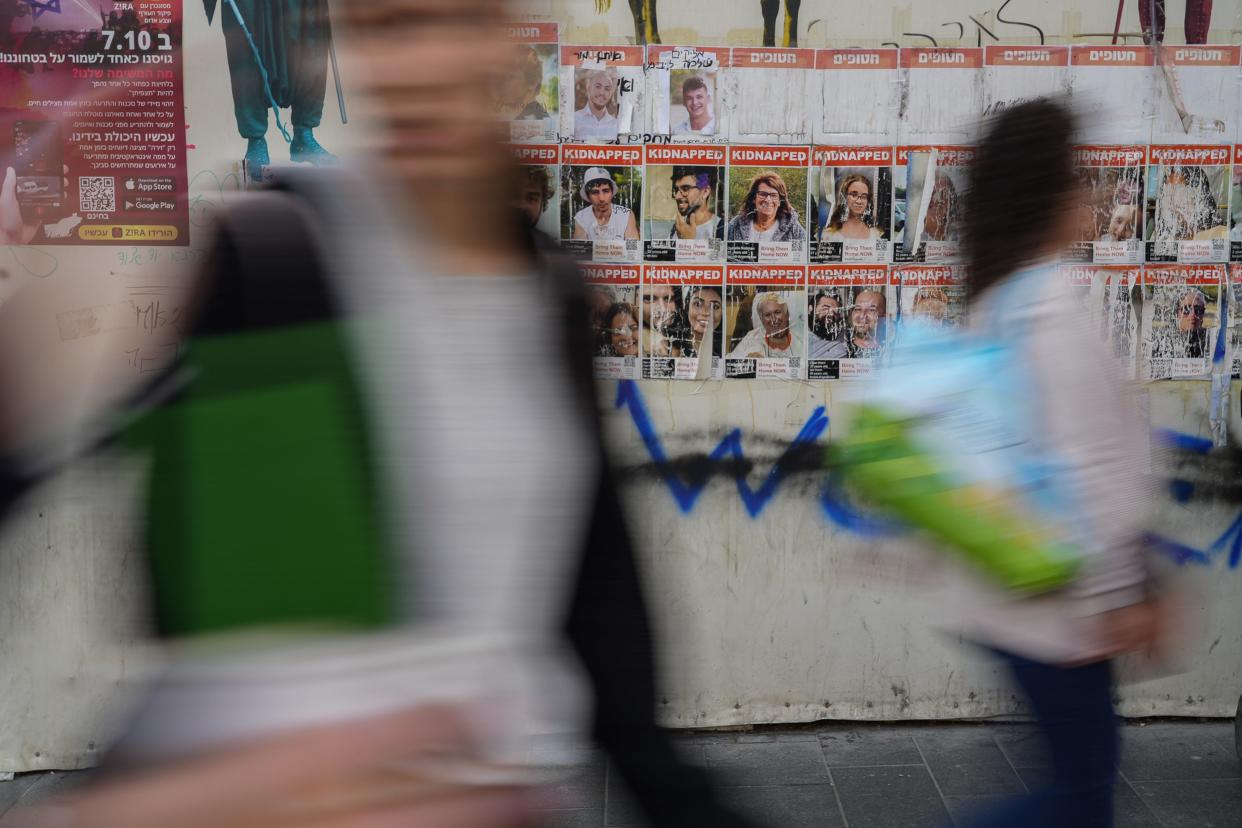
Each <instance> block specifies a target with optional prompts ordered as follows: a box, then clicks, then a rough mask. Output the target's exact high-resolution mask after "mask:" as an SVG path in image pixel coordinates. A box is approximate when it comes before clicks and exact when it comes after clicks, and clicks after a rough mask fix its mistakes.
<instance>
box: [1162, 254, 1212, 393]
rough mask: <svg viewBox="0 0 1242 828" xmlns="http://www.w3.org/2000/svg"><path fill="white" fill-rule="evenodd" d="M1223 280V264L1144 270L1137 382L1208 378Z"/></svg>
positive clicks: (1166, 266) (1171, 266)
mask: <svg viewBox="0 0 1242 828" xmlns="http://www.w3.org/2000/svg"><path fill="white" fill-rule="evenodd" d="M1224 280H1225V266H1224V265H1216V264H1200V265H1183V264H1176V265H1148V266H1147V267H1146V268H1144V270H1143V320H1142V329H1141V330H1142V365H1141V379H1144V380H1153V379H1190V378H1206V377H1207V376H1208V375H1209V374H1210V372H1211V367H1212V348H1213V346H1214V345H1215V342H1216V334H1217V327H1218V326H1219V325H1220V300H1221V290H1222V288H1223V284H1224Z"/></svg>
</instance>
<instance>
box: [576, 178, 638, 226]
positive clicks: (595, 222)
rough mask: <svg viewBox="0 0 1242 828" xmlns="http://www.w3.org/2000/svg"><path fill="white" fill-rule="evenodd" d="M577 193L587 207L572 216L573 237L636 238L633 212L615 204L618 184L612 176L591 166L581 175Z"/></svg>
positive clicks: (636, 224)
mask: <svg viewBox="0 0 1242 828" xmlns="http://www.w3.org/2000/svg"><path fill="white" fill-rule="evenodd" d="M578 193H579V195H580V196H581V197H582V200H583V201H585V202H587V206H585V207H583V208H582V209H581V210H579V211H578V212H577V213H575V214H574V222H573V224H574V230H573V238H575V239H585V240H588V241H593V242H594V241H617V240H624V239H637V238H638V221H637V220H636V219H635V218H634V211H633V210H631V209H630V208H629V207H625V206H623V205H621V204H617V203H616V201H615V199H616V196H617V185H616V183H615V182H614V181H613V180H612V173H610V172H609V171H608V170H606V169H604V168H603V167H591V168H590V169H588V170H587V171H586V172H585V173H584V174H583V177H582V187H581V188H580V189H579V191H578Z"/></svg>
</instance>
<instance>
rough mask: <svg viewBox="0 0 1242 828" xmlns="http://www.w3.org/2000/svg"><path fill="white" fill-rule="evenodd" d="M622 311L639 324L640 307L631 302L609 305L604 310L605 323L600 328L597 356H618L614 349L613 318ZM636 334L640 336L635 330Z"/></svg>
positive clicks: (596, 349)
mask: <svg viewBox="0 0 1242 828" xmlns="http://www.w3.org/2000/svg"><path fill="white" fill-rule="evenodd" d="M622 313H624V314H627V315H628V316H629V317H630V318H631V319H633V320H634V324H635V325H638V309H637V308H635V307H634V306H633V305H631V304H630V303H629V302H613V303H612V304H611V305H609V306H608V310H606V311H604V317H603V322H604V324H603V326H602V327H601V328H600V330H599V340H598V341H597V343H596V348H595V353H596V355H597V356H616V352H614V351H613V350H612V320H613V319H615V318H616V317H617V316H618V315H619V314H622ZM639 330H641V326H639ZM634 335H635V336H639V331H638V330H635V331H634Z"/></svg>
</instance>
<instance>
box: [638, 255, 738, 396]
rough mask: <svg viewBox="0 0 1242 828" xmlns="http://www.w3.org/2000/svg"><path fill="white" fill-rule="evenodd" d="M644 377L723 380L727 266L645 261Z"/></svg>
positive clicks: (643, 308)
mask: <svg viewBox="0 0 1242 828" xmlns="http://www.w3.org/2000/svg"><path fill="white" fill-rule="evenodd" d="M642 305H643V307H642V317H643V318H642V320H641V321H642V326H643V335H642V355H643V378H644V379H720V378H721V377H722V376H723V373H724V359H723V358H722V353H723V344H724V342H723V338H724V326H723V325H722V322H723V320H724V267H723V266H721V265H681V264H649V265H644V266H643V286H642Z"/></svg>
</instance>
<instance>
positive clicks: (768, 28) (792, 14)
mask: <svg viewBox="0 0 1242 828" xmlns="http://www.w3.org/2000/svg"><path fill="white" fill-rule="evenodd" d="M657 5H658V0H630V14H632V15H633V17H634V42H635V43H659V42H660V25H659V22H658V21H657V14H656V9H657ZM611 8H612V0H595V11H596V13H598V14H603V13H604V12H606V11H608V10H609V9H611ZM801 8H802V0H785V20H784V25H783V26H782V27H781V45H782V46H789V47H796V46H797V45H798V12H799V10H800V9H801ZM759 11H760V13H762V14H763V45H764V46H775V45H776V25H777V21H778V19H779V17H780V11H781V0H759Z"/></svg>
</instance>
